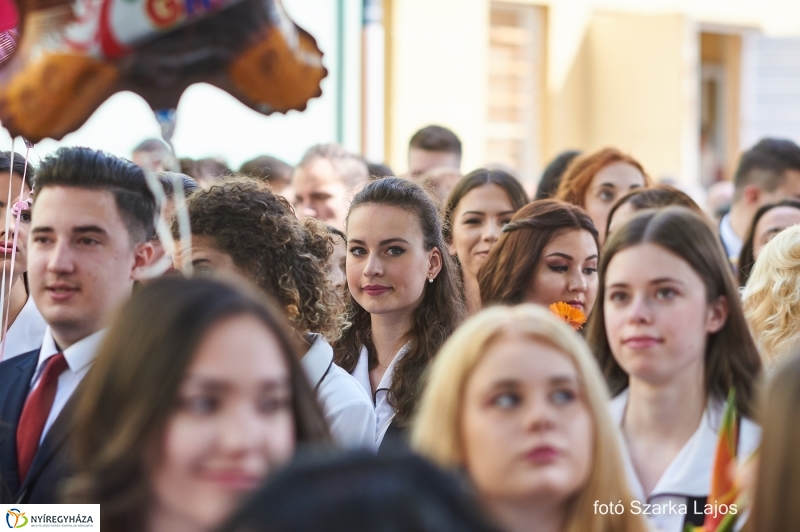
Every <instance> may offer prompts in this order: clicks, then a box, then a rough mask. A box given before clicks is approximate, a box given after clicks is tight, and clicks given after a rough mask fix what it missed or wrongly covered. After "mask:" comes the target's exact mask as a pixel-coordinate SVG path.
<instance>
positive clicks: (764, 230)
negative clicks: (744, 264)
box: [753, 206, 800, 259]
mask: <svg viewBox="0 0 800 532" xmlns="http://www.w3.org/2000/svg"><path fill="white" fill-rule="evenodd" d="M797 224H800V209H795V208H794V207H788V206H783V207H775V208H774V209H770V210H768V211H767V212H765V213H764V215H763V216H761V218H759V220H758V223H757V224H756V226H755V228H754V230H753V258H754V259H757V258H758V255H759V254H760V253H761V250H762V249H763V248H764V246H766V245H767V242H769V241H770V240H772V238H773V237H774V236H775V235H777V234H778V233H780V232H781V231H783V230H784V229H786V228H787V227H791V226H793V225H797Z"/></svg>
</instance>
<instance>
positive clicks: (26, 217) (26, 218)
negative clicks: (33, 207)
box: [19, 211, 31, 224]
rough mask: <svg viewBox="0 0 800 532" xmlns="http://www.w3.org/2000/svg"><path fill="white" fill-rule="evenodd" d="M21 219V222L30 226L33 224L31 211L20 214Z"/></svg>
mask: <svg viewBox="0 0 800 532" xmlns="http://www.w3.org/2000/svg"><path fill="white" fill-rule="evenodd" d="M19 219H20V221H21V222H23V223H26V224H29V223H31V211H22V212H21V213H19Z"/></svg>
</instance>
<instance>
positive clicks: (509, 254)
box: [478, 199, 600, 307]
mask: <svg viewBox="0 0 800 532" xmlns="http://www.w3.org/2000/svg"><path fill="white" fill-rule="evenodd" d="M576 230H577V231H581V230H582V231H587V232H588V233H589V234H590V235H592V238H594V241H595V243H596V244H597V250H598V253H599V251H600V243H599V241H598V234H597V229H596V228H595V226H594V224H593V223H592V219H591V218H589V215H588V214H586V211H584V210H583V209H581V208H580V207H577V206H575V205H572V204H571V203H566V202H563V201H559V200H553V199H545V200H538V201H534V202H531V203H529V204H527V205H526V206H524V207H523V208H521V209H520V210H518V211H517V212H516V214H514V216H513V217H512V218H511V222H510V223H509V224H508V225H506V226H505V227H504V228H503V234H502V235H501V236H500V239H499V240H498V241H497V243H496V244H495V245H494V247H493V248H492V250H491V251H490V252H489V256H488V257H486V262H484V263H483V266H481V269H480V271H479V272H478V285H479V286H480V290H481V302H482V303H483V306H484V307H488V306H490V305H517V304H519V303H522V302H523V301H524V298H525V290H526V288H527V287H528V286H529V285H530V283H531V279H533V274H534V272H536V268H537V266H538V265H539V261H540V260H541V259H542V252H543V251H544V248H545V247H547V244H549V243H550V241H551V240H553V239H554V238H555V237H557V236H558V235H560V234H562V233H564V232H566V231H576Z"/></svg>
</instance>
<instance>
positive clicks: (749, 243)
mask: <svg viewBox="0 0 800 532" xmlns="http://www.w3.org/2000/svg"><path fill="white" fill-rule="evenodd" d="M776 207H792V208H795V209H797V210H800V201H797V200H793V199H788V200H783V201H780V202H778V203H767V204H766V205H762V206H761V207H760V208H759V209H758V210H757V211H756V214H755V215H754V216H753V221H751V222H750V227H749V228H748V229H747V236H746V237H745V239H744V244H742V251H741V253H739V286H740V287H743V286H744V285H746V284H747V279H749V278H750V272H752V271H753V266H755V263H756V258H755V255H754V254H753V244H754V243H755V238H756V225H758V221H759V220H761V218H762V217H763V216H764V215H765V214H767V213H768V212H769V211H771V210H772V209H774V208H776Z"/></svg>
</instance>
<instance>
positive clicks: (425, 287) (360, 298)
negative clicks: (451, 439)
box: [334, 177, 464, 445]
mask: <svg viewBox="0 0 800 532" xmlns="http://www.w3.org/2000/svg"><path fill="white" fill-rule="evenodd" d="M346 228H347V229H346V234H347V249H348V251H347V253H348V254H347V259H346V270H347V287H348V289H347V294H346V299H347V301H348V305H349V311H348V321H349V322H350V323H351V325H350V326H349V327H348V328H347V329H345V331H344V334H343V335H342V338H341V339H340V340H339V341H338V342H337V343H336V344H335V345H334V346H335V351H336V362H337V363H338V364H339V365H341V366H342V367H343V368H344V369H346V370H347V371H349V372H351V373H352V374H353V375H354V376H355V377H356V379H357V380H358V382H359V383H360V384H361V386H363V388H364V390H366V391H367V392H368V393H369V394H370V396H371V397H372V398H373V404H374V408H375V416H376V425H375V426H374V427H373V432H374V434H373V437H374V441H375V442H376V444H378V445H380V444H381V442H382V441H383V440H384V436H385V435H386V434H387V431H389V432H390V433H391V434H393V437H392V438H387V443H389V440H393V439H396V437H397V436H400V435H401V434H402V433H403V432H404V429H405V428H406V427H407V426H408V424H409V421H410V419H411V417H412V414H413V413H414V410H415V409H416V404H417V399H418V397H419V391H420V390H419V384H420V378H421V377H422V374H423V372H424V371H425V369H426V368H427V367H428V363H429V362H430V361H431V360H432V359H433V357H434V355H435V354H436V352H437V351H438V350H439V348H440V347H441V346H442V344H443V343H444V341H445V340H446V339H447V337H448V336H450V334H451V333H452V332H453V331H454V330H455V328H456V326H457V325H458V324H459V323H460V321H461V319H462V318H463V316H464V304H463V298H462V297H461V290H460V287H459V281H458V274H457V272H456V270H455V267H454V265H453V262H452V259H451V258H450V255H449V254H448V253H447V247H446V244H445V243H444V238H443V237H442V223H441V219H440V217H439V213H438V212H437V210H436V205H434V203H433V201H432V200H431V199H430V197H429V196H428V195H427V194H426V193H425V191H424V189H423V188H422V187H421V186H419V185H417V184H416V183H413V182H411V181H409V180H406V179H398V178H392V177H389V178H385V179H381V180H380V181H374V182H372V183H369V184H368V185H367V186H366V187H364V188H363V189H362V190H361V191H360V192H359V193H358V194H356V196H355V197H354V198H353V202H352V203H351V204H350V212H349V213H348V215H347V222H346ZM390 425H391V426H392V429H391V430H390ZM389 444H390V445H391V443H389Z"/></svg>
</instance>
